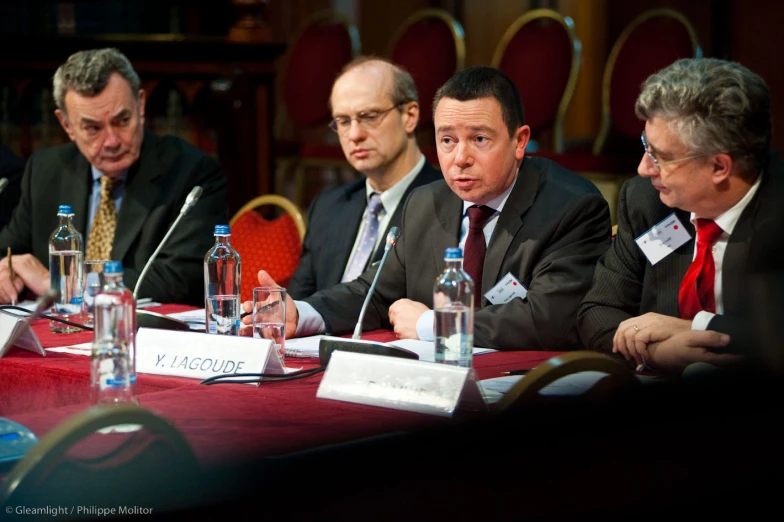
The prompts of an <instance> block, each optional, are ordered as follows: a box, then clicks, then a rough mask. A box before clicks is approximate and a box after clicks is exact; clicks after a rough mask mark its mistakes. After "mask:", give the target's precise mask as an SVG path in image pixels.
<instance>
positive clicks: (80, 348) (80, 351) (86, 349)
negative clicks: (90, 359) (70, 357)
mask: <svg viewBox="0 0 784 522" xmlns="http://www.w3.org/2000/svg"><path fill="white" fill-rule="evenodd" d="M92 348H93V343H81V344H71V345H68V346H56V347H54V348H46V351H47V352H58V353H71V354H74V355H90V354H91V350H92Z"/></svg>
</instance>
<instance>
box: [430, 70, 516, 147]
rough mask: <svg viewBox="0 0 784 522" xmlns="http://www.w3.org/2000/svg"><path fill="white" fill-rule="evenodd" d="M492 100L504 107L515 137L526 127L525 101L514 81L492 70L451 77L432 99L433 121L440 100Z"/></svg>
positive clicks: (463, 71) (457, 74) (467, 71)
mask: <svg viewBox="0 0 784 522" xmlns="http://www.w3.org/2000/svg"><path fill="white" fill-rule="evenodd" d="M491 97H492V98H495V99H496V100H497V101H498V103H499V104H500V105H501V115H502V116H503V118H504V123H506V127H507V129H509V136H514V133H515V131H517V129H518V128H520V127H522V126H523V125H525V110H524V109H523V102H522V100H520V93H519V92H517V87H515V85H514V83H513V82H512V80H510V79H509V77H508V76H507V75H505V74H504V73H502V72H501V71H499V70H498V69H495V68H493V67H469V68H468V69H463V70H462V71H458V72H456V73H455V74H454V75H452V77H451V78H449V79H448V80H447V81H446V83H445V84H444V85H442V86H441V88H440V89H438V91H437V92H436V95H435V97H434V98H433V119H435V113H436V107H438V102H439V101H441V98H452V99H454V100H457V101H469V100H478V99H480V98H491Z"/></svg>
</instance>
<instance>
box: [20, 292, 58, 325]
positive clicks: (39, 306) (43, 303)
mask: <svg viewBox="0 0 784 522" xmlns="http://www.w3.org/2000/svg"><path fill="white" fill-rule="evenodd" d="M58 299H60V292H59V291H58V290H52V289H51V288H50V289H49V290H47V291H46V293H44V294H43V295H42V296H41V297H39V298H38V301H36V303H35V310H33V312H32V313H31V314H30V315H28V316H27V317H25V321H27V322H28V323H32V322H33V321H34V320H35V319H38V318H39V317H41V315H42V314H43V313H44V312H45V311H46V310H47V309H49V308H51V307H52V305H53V304H54V303H55V301H57V300H58Z"/></svg>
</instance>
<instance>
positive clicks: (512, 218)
mask: <svg viewBox="0 0 784 522" xmlns="http://www.w3.org/2000/svg"><path fill="white" fill-rule="evenodd" d="M539 177H540V172H539V170H538V169H536V168H535V167H534V166H533V165H532V164H531V162H529V161H528V160H527V159H524V160H523V164H522V165H521V166H520V170H519V171H518V173H517V181H516V182H515V185H514V188H513V189H512V192H511V193H510V194H509V197H508V198H507V199H506V203H505V204H504V208H503V210H502V211H501V215H500V216H498V223H496V225H495V229H494V230H493V235H492V236H491V237H490V242H489V243H488V245H487V253H486V254H485V263H484V266H483V268H482V294H485V293H487V291H488V290H490V289H491V288H493V285H494V284H495V283H496V281H498V279H499V278H500V277H501V274H500V271H501V264H502V263H503V261H504V259H505V258H506V252H507V250H509V246H510V245H511V244H512V240H513V239H514V238H515V236H516V235H517V233H518V232H519V230H520V228H521V227H522V226H523V215H524V214H525V213H526V212H527V211H528V209H529V208H531V205H532V204H533V202H534V199H535V198H536V191H537V188H538V187H539ZM485 300H486V298H485V297H482V305H483V306H484V302H485Z"/></svg>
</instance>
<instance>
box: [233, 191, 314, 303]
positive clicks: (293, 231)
mask: <svg viewBox="0 0 784 522" xmlns="http://www.w3.org/2000/svg"><path fill="white" fill-rule="evenodd" d="M264 205H274V206H276V207H279V209H282V210H283V211H284V212H283V214H282V215H280V216H279V217H276V218H274V219H272V220H268V219H266V218H265V217H263V216H262V215H261V214H259V213H258V212H256V209H258V208H260V207H262V206H264ZM229 224H230V225H231V244H232V246H233V247H234V248H235V249H237V252H239V253H240V258H241V259H242V288H241V289H240V294H241V299H242V301H250V300H251V299H253V288H255V287H257V286H259V281H258V277H257V274H258V273H259V270H266V271H267V272H268V273H269V275H270V276H271V277H272V278H273V279H274V280H275V281H276V282H277V283H278V284H279V285H280V286H283V287H286V286H288V284H289V280H290V279H291V276H292V275H294V270H296V269H297V265H298V264H299V256H300V254H301V253H302V239H303V238H304V237H305V218H304V217H303V216H302V212H300V210H299V208H297V206H296V205H295V204H294V203H292V202H291V201H289V200H288V199H286V198H284V197H283V196H278V195H275V194H267V195H264V196H259V197H257V198H254V199H252V200H251V201H249V202H248V203H246V204H245V205H244V206H243V207H242V208H241V209H240V210H239V211H237V213H236V214H235V215H234V216H233V217H232V218H231V221H230V222H229Z"/></svg>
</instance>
